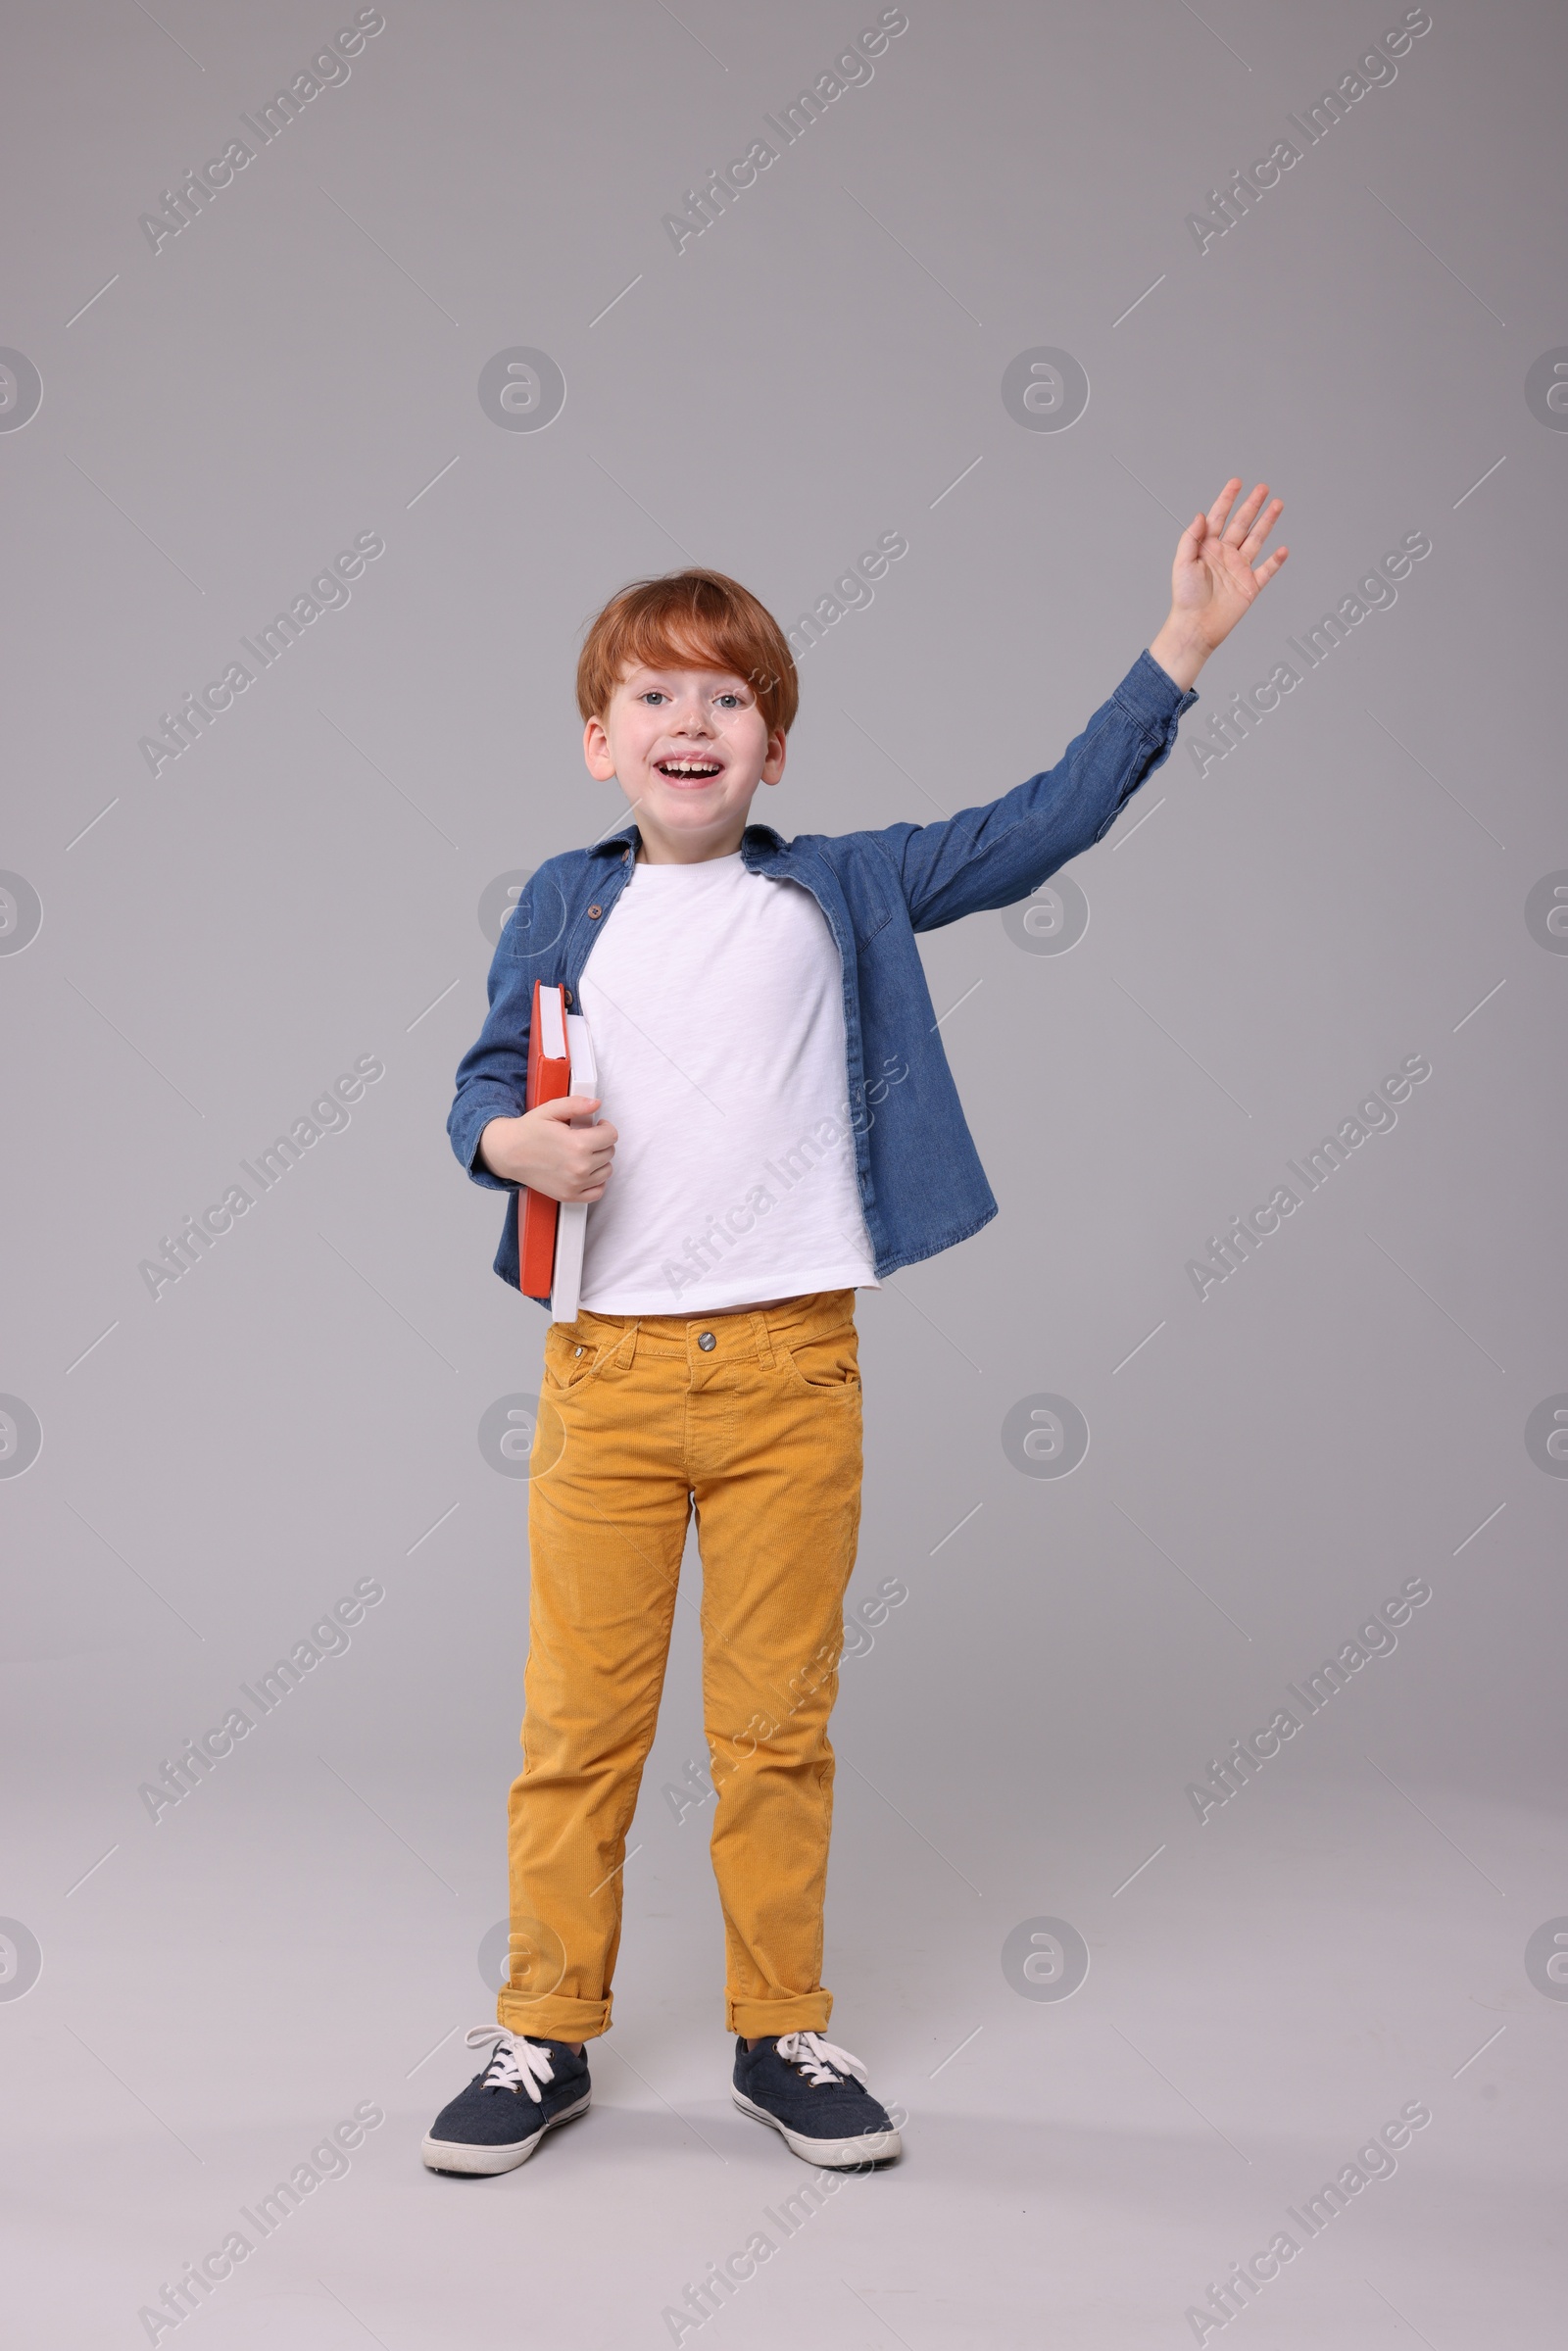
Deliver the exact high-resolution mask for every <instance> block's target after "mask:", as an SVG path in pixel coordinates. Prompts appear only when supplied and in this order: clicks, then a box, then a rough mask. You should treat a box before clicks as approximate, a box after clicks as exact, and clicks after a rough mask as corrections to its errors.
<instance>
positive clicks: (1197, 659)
mask: <svg viewBox="0 0 1568 2351" xmlns="http://www.w3.org/2000/svg"><path fill="white" fill-rule="evenodd" d="M1208 652H1209V649H1208V647H1207V646H1206V645H1204V644H1202V643H1201V641H1200V640H1199V638H1198V637H1197V636H1196V634H1195V633H1194V631H1193V630H1192V629H1191V628H1190V627H1188V626H1185V625H1184V624H1183V622H1182V621H1181V619H1180V618H1179V617H1178V615H1177V614H1176V613H1175V612H1171V613H1169V614H1168V615H1167V617H1166V620H1165V624H1164V626H1163V628H1161V630H1160V632H1159V634H1158V636H1157V637H1155V638H1154V639H1153V641H1152V644H1151V645H1150V648H1149V653H1150V659H1151V660H1152V661H1157V662H1158V663H1159V665H1160V667H1161V669H1163V670H1164V672H1165V675H1166V676H1167V677H1168V678H1169V679H1170V681H1171V683H1172V685H1175V686H1180V688H1181V690H1182V692H1183V693H1184V694H1185V693H1187V692H1188V691H1189V690H1190V689H1191V688H1192V687H1193V686H1194V685H1195V684H1196V683H1197V680H1198V673H1199V671H1200V670H1201V668H1202V666H1203V663H1204V662H1205V661H1207V659H1208Z"/></svg>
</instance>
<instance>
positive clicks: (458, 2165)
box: [419, 2090, 593, 2179]
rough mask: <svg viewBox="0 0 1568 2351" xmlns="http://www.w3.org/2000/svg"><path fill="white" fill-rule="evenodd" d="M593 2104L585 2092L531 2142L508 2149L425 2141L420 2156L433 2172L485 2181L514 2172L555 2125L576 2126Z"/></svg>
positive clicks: (519, 2142)
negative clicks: (448, 2173)
mask: <svg viewBox="0 0 1568 2351" xmlns="http://www.w3.org/2000/svg"><path fill="white" fill-rule="evenodd" d="M592 2103H593V2091H592V2090H586V2091H585V2092H584V2093H583V2095H582V2096H581V2097H580V2098H579V2099H578V2100H577V2103H576V2105H575V2106H564V2107H563V2108H562V2110H561V2112H560V2113H559V2114H553V2115H552V2116H551V2117H550V2119H549V2120H548V2122H547V2123H546V2124H545V2126H544V2130H543V2131H535V2132H534V2134H533V2136H532V2138H524V2139H518V2140H517V2141H516V2142H515V2145H513V2146H510V2147H466V2146H463V2145H461V2144H460V2143H459V2142H458V2141H457V2140H456V2139H449V2138H426V2139H425V2140H424V2141H423V2143H422V2145H421V2146H420V2148H419V2153H420V2154H421V2155H422V2156H423V2158H424V2160H425V2163H426V2164H427V2166H428V2167H429V2169H430V2170H431V2171H432V2172H466V2173H469V2174H471V2175H476V2176H478V2177H482V2178H484V2179H490V2178H492V2177H493V2176H494V2175H495V2174H496V2173H497V2172H515V2170H516V2169H517V2167H518V2165H519V2164H524V2163H526V2162H527V2160H528V2158H529V2156H530V2155H531V2154H532V2153H533V2151H534V2149H535V2147H537V2146H538V2144H539V2141H540V2140H541V2139H542V2138H543V2137H544V2135H545V2131H554V2130H555V2128H556V2125H557V2124H558V2123H571V2122H575V2121H576V2119H577V2117H578V2115H580V2114H586V2113H587V2112H588V2109H589V2107H590V2106H591V2105H592Z"/></svg>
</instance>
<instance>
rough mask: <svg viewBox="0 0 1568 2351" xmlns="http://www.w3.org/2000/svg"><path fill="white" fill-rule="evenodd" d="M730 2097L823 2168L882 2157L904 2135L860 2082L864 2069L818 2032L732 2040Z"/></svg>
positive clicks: (900, 2147)
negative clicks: (732, 2086) (749, 2042)
mask: <svg viewBox="0 0 1568 2351" xmlns="http://www.w3.org/2000/svg"><path fill="white" fill-rule="evenodd" d="M735 2103H736V2105H737V2106H738V2107H739V2108H740V2110H741V2112H742V2113H743V2114H751V2115H755V2116H756V2117H757V2120H758V2121H759V2122H760V2123H766V2124H768V2125H769V2126H770V2127H771V2128H772V2129H773V2130H774V2131H777V2132H778V2134H779V2136H780V2138H782V2140H783V2141H784V2144H785V2145H786V2146H787V2147H788V2148H789V2150H790V2152H791V2153H792V2154H794V2155H799V2156H801V2157H803V2158H804V2159H805V2161H806V2162H807V2163H814V2164H818V2165H820V2166H821V2167H822V2169H823V2170H825V2171H830V2172H836V2171H850V2170H853V2169H854V2167H855V2166H856V2165H858V2164H862V2163H886V2162H888V2161H890V2160H891V2158H892V2157H894V2156H895V2155H902V2153H903V2152H904V2142H903V2140H902V2139H901V2138H900V2136H899V2134H898V2131H896V2130H895V2129H894V2127H893V2123H892V2121H891V2119H890V2117H889V2116H888V2114H887V2112H886V2110H885V2109H884V2108H883V2107H880V2106H879V2105H878V2104H877V2102H876V2100H875V2098H873V2097H872V2095H871V2093H870V2091H869V2090H868V2089H867V2088H866V2087H865V2068H864V2066H863V2065H862V2064H861V2063H860V2061H859V2059H858V2057H852V2056H851V2055H850V2053H849V2051H848V2049H837V2048H835V2047H834V2045H833V2043H832V2042H831V2041H830V2040H824V2039H823V2038H822V2035H821V2034H820V2033H779V2034H778V2035H777V2036H776V2038H775V2037H768V2038H766V2039H762V2040H760V2041H758V2042H757V2044H756V2045H755V2047H753V2048H750V2049H748V2047H747V2046H746V2043H745V2040H744V2039H737V2041H736V2043H735Z"/></svg>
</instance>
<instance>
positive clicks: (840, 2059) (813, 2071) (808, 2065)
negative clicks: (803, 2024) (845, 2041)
mask: <svg viewBox="0 0 1568 2351" xmlns="http://www.w3.org/2000/svg"><path fill="white" fill-rule="evenodd" d="M778 2053H779V2055H780V2057H782V2058H783V2060H784V2062H785V2064H786V2065H792V2066H794V2067H795V2068H796V2070H797V2071H798V2072H799V2073H801V2074H803V2075H804V2076H805V2078H806V2080H807V2081H808V2082H813V2083H818V2082H837V2081H840V2080H842V2078H843V2077H844V2076H845V2075H846V2074H853V2075H854V2076H855V2079H856V2080H857V2082H864V2080H865V2068H864V2066H863V2065H862V2064H861V2063H860V2061H859V2059H858V2057H852V2056H851V2055H850V2052H849V2050H848V2049H840V2048H838V2047H836V2046H835V2044H834V2043H833V2042H832V2041H830V2040H824V2039H823V2038H822V2035H821V2034H820V2033H780V2034H779V2036H778Z"/></svg>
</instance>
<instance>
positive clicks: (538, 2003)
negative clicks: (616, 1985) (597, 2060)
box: [496, 1991, 611, 2040]
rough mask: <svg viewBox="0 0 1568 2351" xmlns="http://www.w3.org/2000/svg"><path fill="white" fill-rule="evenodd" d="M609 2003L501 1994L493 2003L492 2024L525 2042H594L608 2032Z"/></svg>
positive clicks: (604, 2001) (606, 2001)
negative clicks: (493, 2014)
mask: <svg viewBox="0 0 1568 2351" xmlns="http://www.w3.org/2000/svg"><path fill="white" fill-rule="evenodd" d="M610 2009H611V2003H610V2001H609V2000H608V1999H605V2000H569V1999H565V1998H562V1999H556V1998H555V1997H554V1996H551V1997H549V1998H546V1999H543V2000H523V1999H519V1998H517V1997H516V1996H515V1994H513V1993H511V1992H507V1991H503V1992H502V1993H501V1995H500V1997H499V1998H498V1999H497V2001H496V2022H497V2023H498V2024H500V2025H504V2026H505V2027H506V2029H507V2031H508V2032H509V2033H523V2034H524V2035H525V2036H526V2037H527V2038H528V2039H529V2040H597V2039H598V2037H599V2035H600V2034H601V2033H608V2032H609V2031H610Z"/></svg>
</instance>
